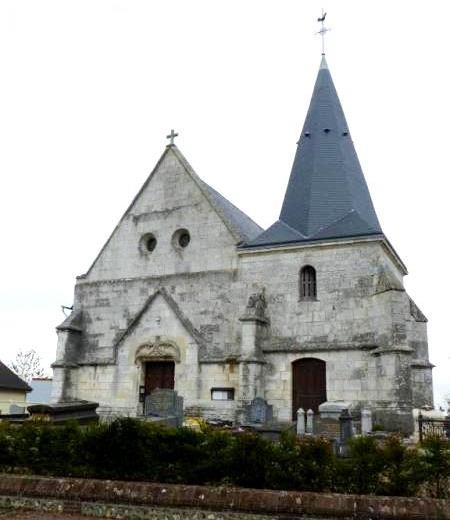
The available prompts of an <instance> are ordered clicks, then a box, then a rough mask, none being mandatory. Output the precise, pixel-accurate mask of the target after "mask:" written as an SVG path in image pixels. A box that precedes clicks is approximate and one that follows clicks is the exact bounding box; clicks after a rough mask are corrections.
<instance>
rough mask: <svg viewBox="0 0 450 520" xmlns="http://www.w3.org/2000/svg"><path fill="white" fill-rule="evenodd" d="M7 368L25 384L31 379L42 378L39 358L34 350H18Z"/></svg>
mask: <svg viewBox="0 0 450 520" xmlns="http://www.w3.org/2000/svg"><path fill="white" fill-rule="evenodd" d="M9 368H10V369H11V370H12V371H13V372H15V373H16V374H17V375H18V376H19V377H21V378H22V379H24V380H25V381H27V382H29V381H31V380H32V379H33V377H44V369H43V367H42V361H41V357H40V356H39V354H38V353H37V352H36V351H35V350H34V349H30V350H19V352H17V354H16V357H15V359H14V360H13V361H11V363H10V365H9Z"/></svg>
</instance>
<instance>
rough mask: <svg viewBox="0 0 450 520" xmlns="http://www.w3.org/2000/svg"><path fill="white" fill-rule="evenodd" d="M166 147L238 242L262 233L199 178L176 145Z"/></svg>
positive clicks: (237, 209) (254, 223) (251, 238)
mask: <svg viewBox="0 0 450 520" xmlns="http://www.w3.org/2000/svg"><path fill="white" fill-rule="evenodd" d="M168 148H169V149H170V150H172V151H173V152H174V154H175V156H176V157H177V159H178V160H179V161H180V163H181V164H182V166H183V167H184V168H185V170H186V171H187V173H188V174H189V175H190V176H191V177H192V179H193V180H194V182H195V183H196V184H197V185H198V186H199V188H200V189H201V191H202V193H203V194H204V195H205V197H206V198H207V199H208V201H209V203H210V204H211V206H212V207H213V209H214V210H215V211H216V213H217V214H218V215H219V217H220V218H221V219H222V221H223V222H224V224H225V225H226V226H227V228H228V229H229V230H230V232H231V233H232V235H233V236H234V237H235V238H236V239H237V240H238V241H239V242H244V241H248V240H253V239H254V238H256V237H257V236H258V235H259V234H261V233H262V231H263V229H262V227H260V226H258V224H256V222H254V221H253V220H252V219H251V218H250V217H249V216H247V215H246V214H245V213H244V212H243V211H241V210H240V209H239V208H237V207H236V206H235V205H234V204H232V203H231V202H230V201H229V200H228V199H226V198H225V197H224V196H223V195H221V194H220V193H219V192H218V191H216V190H215V189H214V188H212V187H211V186H209V184H206V182H204V181H203V180H202V179H200V177H199V176H198V175H197V174H196V173H195V171H194V169H193V168H192V166H191V165H190V164H189V163H188V161H187V160H186V158H185V157H184V155H183V154H182V153H181V152H180V150H179V149H178V147H177V146H176V145H171V146H170V147H168Z"/></svg>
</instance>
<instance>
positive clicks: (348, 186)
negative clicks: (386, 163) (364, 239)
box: [248, 55, 382, 246]
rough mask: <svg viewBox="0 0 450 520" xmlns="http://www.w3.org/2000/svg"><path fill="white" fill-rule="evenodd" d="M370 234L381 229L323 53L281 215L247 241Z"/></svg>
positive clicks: (327, 237)
mask: <svg viewBox="0 0 450 520" xmlns="http://www.w3.org/2000/svg"><path fill="white" fill-rule="evenodd" d="M374 234H382V230H381V227H380V224H379V222H378V218H377V215H376V213H375V209H374V207H373V204H372V200H371V198H370V194H369V190H368V188H367V184H366V181H365V179H364V175H363V172H362V170H361V166H360V164H359V161H358V157H357V155H356V151H355V148H354V146H353V142H352V140H351V137H350V133H349V130H348V126H347V122H346V120H345V116H344V112H343V110H342V107H341V104H340V102H339V98H338V95H337V92H336V89H335V87H334V84H333V80H332V78H331V74H330V71H329V69H328V65H327V62H326V59H325V56H324V55H322V61H321V64H320V68H319V73H318V75H317V80H316V84H315V86H314V91H313V95H312V98H311V103H310V106H309V110H308V114H307V116H306V120H305V124H304V126H303V130H302V134H301V136H300V139H299V141H298V143H297V151H296V154H295V158H294V164H293V166H292V171H291V176H290V179H289V184H288V187H287V190H286V195H285V197H284V202H283V206H282V209H281V213H280V220H279V221H278V222H277V223H275V224H274V225H273V226H271V228H269V229H268V230H267V231H265V232H264V233H262V235H260V236H259V237H257V238H256V239H255V240H254V241H253V242H251V243H249V244H248V245H255V246H256V245H263V244H267V245H268V244H283V243H288V242H305V241H311V240H319V239H322V240H324V239H331V238H345V237H354V236H362V235H363V236H366V235H374Z"/></svg>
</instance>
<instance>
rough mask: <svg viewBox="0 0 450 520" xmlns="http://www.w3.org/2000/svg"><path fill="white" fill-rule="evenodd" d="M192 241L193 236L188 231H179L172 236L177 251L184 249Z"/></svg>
mask: <svg viewBox="0 0 450 520" xmlns="http://www.w3.org/2000/svg"><path fill="white" fill-rule="evenodd" d="M190 241H191V235H190V234H189V231H188V230H187V229H177V230H176V231H175V233H174V234H173V236H172V245H173V247H175V248H176V249H184V248H185V247H187V246H188V245H189V242H190Z"/></svg>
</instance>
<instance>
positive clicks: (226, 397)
mask: <svg viewBox="0 0 450 520" xmlns="http://www.w3.org/2000/svg"><path fill="white" fill-rule="evenodd" d="M211 399H212V400H213V401H233V400H234V388H211Z"/></svg>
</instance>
